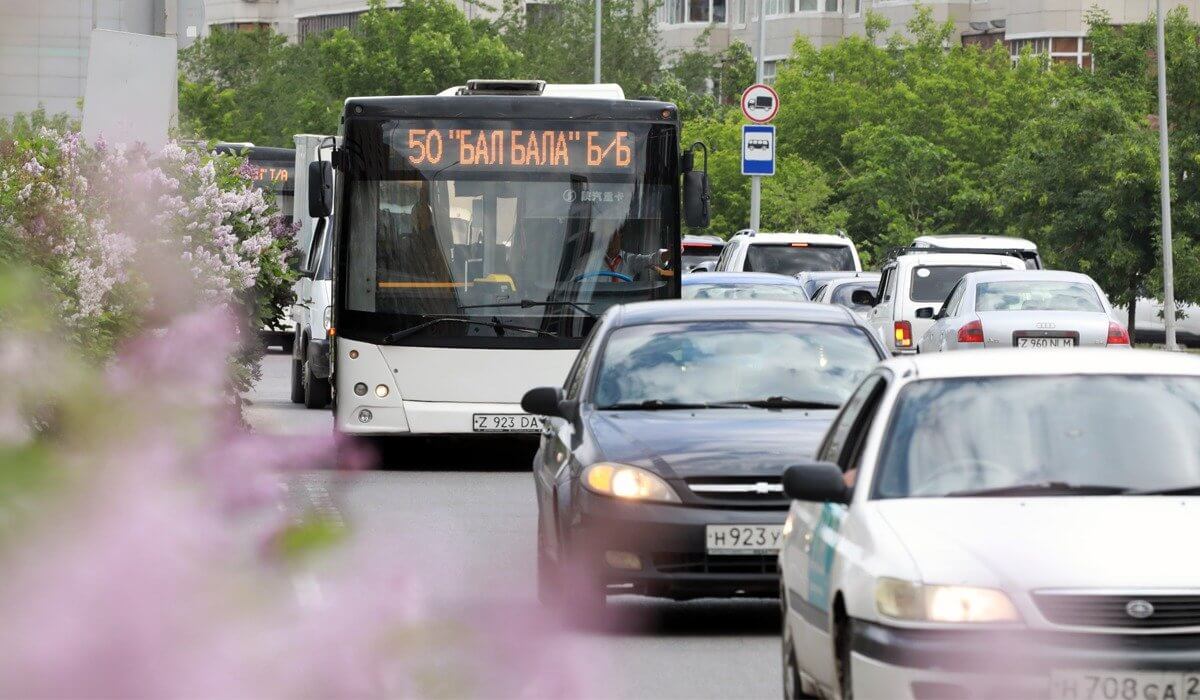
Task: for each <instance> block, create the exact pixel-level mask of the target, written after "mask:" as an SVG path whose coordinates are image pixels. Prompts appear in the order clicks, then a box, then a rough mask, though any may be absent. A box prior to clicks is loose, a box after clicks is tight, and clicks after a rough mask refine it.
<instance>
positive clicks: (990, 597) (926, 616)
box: [875, 578, 1021, 623]
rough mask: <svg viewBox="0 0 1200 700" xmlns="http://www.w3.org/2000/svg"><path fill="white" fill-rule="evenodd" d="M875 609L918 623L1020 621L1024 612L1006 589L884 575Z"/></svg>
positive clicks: (877, 587)
mask: <svg viewBox="0 0 1200 700" xmlns="http://www.w3.org/2000/svg"><path fill="white" fill-rule="evenodd" d="M875 608H876V609H877V610H879V614H880V615H883V616H885V617H890V618H893V619H896V620H910V621H915V622H963V623H989V622H993V623H994V622H1020V621H1021V614H1020V613H1018V612H1017V608H1016V606H1015V605H1013V603H1012V601H1011V600H1009V598H1008V596H1007V595H1005V594H1004V593H1003V592H1002V591H997V590H995V589H992V588H975V587H973V586H926V585H922V584H919V583H912V582H911V581H901V580H900V579H894V578H881V579H879V582H878V583H877V584H876V585H875Z"/></svg>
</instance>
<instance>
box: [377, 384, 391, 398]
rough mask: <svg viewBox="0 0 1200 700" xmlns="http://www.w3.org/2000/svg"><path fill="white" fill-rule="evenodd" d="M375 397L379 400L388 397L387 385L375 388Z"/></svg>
mask: <svg viewBox="0 0 1200 700" xmlns="http://www.w3.org/2000/svg"><path fill="white" fill-rule="evenodd" d="M375 395H376V396H378V397H379V398H381V399H386V398H387V395H388V388H387V384H380V385H379V386H377V387H375Z"/></svg>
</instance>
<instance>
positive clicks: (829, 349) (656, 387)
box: [593, 321, 879, 409]
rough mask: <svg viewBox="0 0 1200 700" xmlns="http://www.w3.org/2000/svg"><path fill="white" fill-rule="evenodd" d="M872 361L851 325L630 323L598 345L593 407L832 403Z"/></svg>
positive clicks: (871, 350) (870, 351)
mask: <svg viewBox="0 0 1200 700" xmlns="http://www.w3.org/2000/svg"><path fill="white" fill-rule="evenodd" d="M878 361H879V355H878V354H877V352H876V350H875V346H874V345H872V343H871V341H870V340H869V338H868V337H867V334H866V333H865V332H864V331H862V330H861V329H859V328H855V327H851V326H835V325H826V324H816V323H788V322H767V321H704V322H697V323H669V324H667V323H664V324H653V325H645V326H630V327H627V328H621V329H618V330H616V331H614V332H613V334H612V336H610V337H609V339H608V342H607V344H606V345H605V348H604V356H603V358H602V360H601V364H600V371H599V375H598V377H597V382H596V388H595V391H594V396H593V400H594V402H595V404H596V406H597V408H601V409H603V408H612V407H618V406H637V405H650V404H654V403H661V404H666V405H686V406H705V405H711V404H741V405H749V404H753V403H759V404H762V405H765V406H768V407H780V408H787V407H792V406H795V407H811V408H831V409H832V408H837V407H838V406H840V405H841V404H842V402H843V401H844V400H845V399H846V397H847V396H849V394H850V392H851V391H852V390H853V389H854V387H855V386H856V385H857V384H858V382H859V380H861V379H862V378H863V377H864V376H866V374H867V373H868V372H869V371H871V368H872V367H874V366H875V364H876V363H877V362H878Z"/></svg>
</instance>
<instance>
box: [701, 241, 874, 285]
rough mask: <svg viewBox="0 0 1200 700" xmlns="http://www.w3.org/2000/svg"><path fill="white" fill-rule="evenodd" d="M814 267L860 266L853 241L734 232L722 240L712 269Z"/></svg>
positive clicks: (792, 271) (779, 270) (790, 270)
mask: <svg viewBox="0 0 1200 700" xmlns="http://www.w3.org/2000/svg"><path fill="white" fill-rule="evenodd" d="M816 270H842V271H846V272H858V271H859V270H862V262H861V261H860V260H859V259H858V248H856V247H855V246H854V241H852V240H850V239H849V238H846V237H845V236H843V235H840V234H839V235H830V234H825V233H755V232H753V231H749V232H745V233H743V232H738V234H737V235H735V236H733V237H732V238H730V239H729V241H728V242H727V243H726V244H725V248H724V249H723V250H722V251H721V257H719V258H717V269H716V271H717V272H774V273H776V274H780V275H795V274H796V273H798V272H811V271H816Z"/></svg>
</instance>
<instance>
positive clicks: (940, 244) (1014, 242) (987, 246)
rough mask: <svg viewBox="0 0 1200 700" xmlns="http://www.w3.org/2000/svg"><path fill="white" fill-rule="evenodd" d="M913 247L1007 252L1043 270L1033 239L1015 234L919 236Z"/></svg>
mask: <svg viewBox="0 0 1200 700" xmlns="http://www.w3.org/2000/svg"><path fill="white" fill-rule="evenodd" d="M912 247H913V248H916V249H921V248H928V249H932V250H938V251H946V252H955V253H982V254H985V255H987V254H995V253H1006V254H1008V255H1016V256H1018V257H1020V258H1021V259H1022V260H1024V261H1025V267H1027V268H1029V269H1030V270H1041V269H1043V267H1044V266H1043V265H1042V256H1041V255H1039V254H1038V247H1037V245H1036V244H1034V242H1033V241H1028V240H1025V239H1024V238H1016V237H1014V236H984V235H958V234H943V235H937V236H918V237H917V238H914V239H913V242H912Z"/></svg>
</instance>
